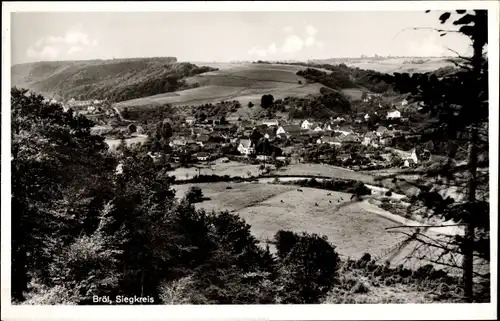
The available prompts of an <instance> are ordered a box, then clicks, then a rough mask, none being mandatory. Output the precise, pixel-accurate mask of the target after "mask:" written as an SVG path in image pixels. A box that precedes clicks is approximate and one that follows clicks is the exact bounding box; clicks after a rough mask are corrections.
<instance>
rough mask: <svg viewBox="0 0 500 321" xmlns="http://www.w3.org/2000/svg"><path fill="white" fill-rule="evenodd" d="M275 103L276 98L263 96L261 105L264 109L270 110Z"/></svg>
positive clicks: (269, 95)
mask: <svg viewBox="0 0 500 321" xmlns="http://www.w3.org/2000/svg"><path fill="white" fill-rule="evenodd" d="M273 103H274V97H273V95H271V94H268V95H262V97H261V99H260V105H261V107H262V108H268V107H270V106H271V105H272V104H273Z"/></svg>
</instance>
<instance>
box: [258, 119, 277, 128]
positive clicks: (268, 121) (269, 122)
mask: <svg viewBox="0 0 500 321" xmlns="http://www.w3.org/2000/svg"><path fill="white" fill-rule="evenodd" d="M262 125H266V126H268V127H269V126H279V122H278V120H277V119H264V120H263V121H262Z"/></svg>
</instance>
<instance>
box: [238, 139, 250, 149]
mask: <svg viewBox="0 0 500 321" xmlns="http://www.w3.org/2000/svg"><path fill="white" fill-rule="evenodd" d="M240 145H243V147H245V148H248V147H252V141H251V140H250V139H240Z"/></svg>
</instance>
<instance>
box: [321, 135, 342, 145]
mask: <svg viewBox="0 0 500 321" xmlns="http://www.w3.org/2000/svg"><path fill="white" fill-rule="evenodd" d="M316 143H317V144H328V145H336V146H340V145H342V143H341V142H340V140H339V139H338V137H331V136H323V137H321V138H319V139H318V140H317V141H316Z"/></svg>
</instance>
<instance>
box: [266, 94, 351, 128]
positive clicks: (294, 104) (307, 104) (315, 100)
mask: <svg viewBox="0 0 500 321" xmlns="http://www.w3.org/2000/svg"><path fill="white" fill-rule="evenodd" d="M320 92H321V95H319V96H308V97H305V98H299V97H285V98H283V99H277V100H275V101H274V102H273V103H272V104H271V105H269V106H268V107H267V108H266V114H267V116H269V117H271V116H272V115H273V114H275V113H276V112H288V117H289V118H290V119H293V118H308V119H317V120H322V121H324V120H325V119H329V118H330V117H332V116H336V115H339V114H346V113H349V112H350V111H351V103H350V101H349V99H347V97H346V96H345V95H344V94H343V93H342V92H340V91H337V90H332V89H328V88H326V87H323V88H321V90H320Z"/></svg>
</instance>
